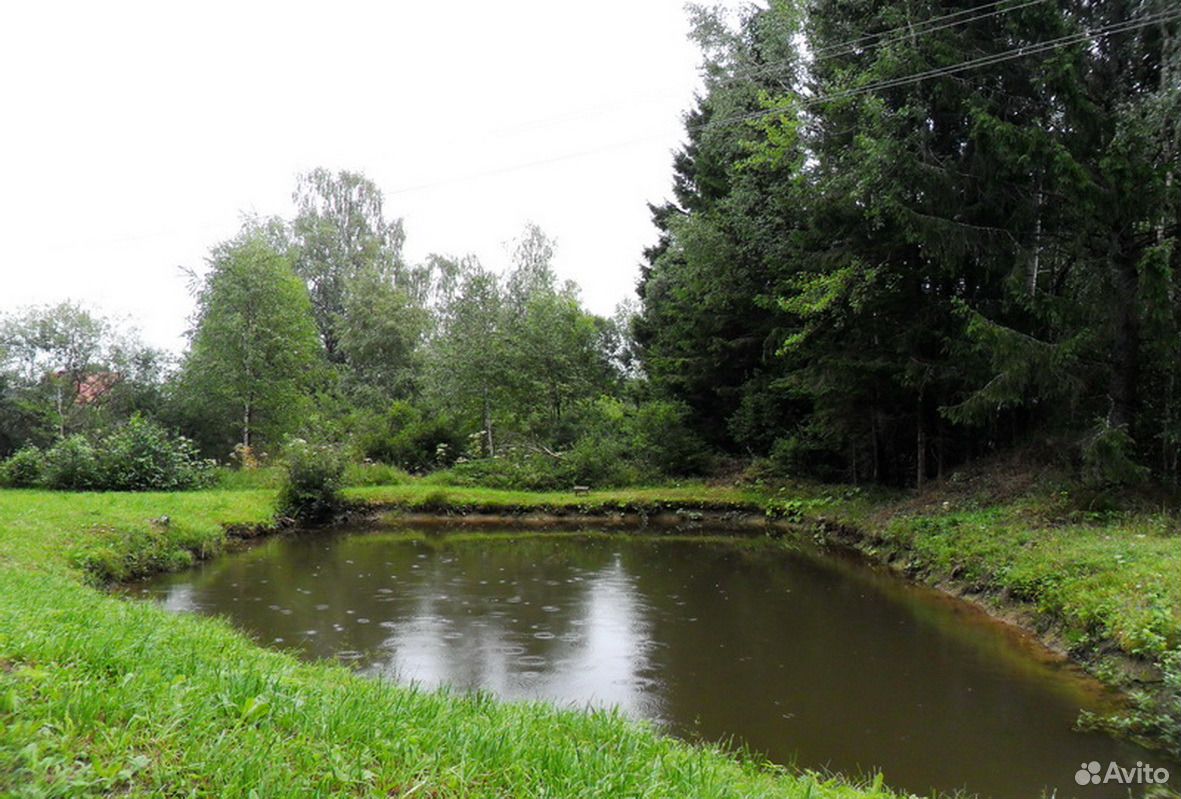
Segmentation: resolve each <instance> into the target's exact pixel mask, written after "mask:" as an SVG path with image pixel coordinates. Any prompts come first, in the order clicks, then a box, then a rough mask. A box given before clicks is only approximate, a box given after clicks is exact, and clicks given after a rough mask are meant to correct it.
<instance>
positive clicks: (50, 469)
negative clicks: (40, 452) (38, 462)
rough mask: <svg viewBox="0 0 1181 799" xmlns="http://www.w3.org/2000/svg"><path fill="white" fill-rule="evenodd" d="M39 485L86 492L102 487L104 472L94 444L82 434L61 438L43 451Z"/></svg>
mask: <svg viewBox="0 0 1181 799" xmlns="http://www.w3.org/2000/svg"><path fill="white" fill-rule="evenodd" d="M41 475H42V477H41V479H42V483H43V484H44V485H45V486H47V487H49V488H57V489H64V490H72V491H88V490H90V489H94V488H99V487H101V485H102V479H103V469H102V466H101V464H100V463H99V459H98V455H97V454H96V452H95V448H94V445H92V444H91V443H90V441H89V440H88V439H87V438H86V436H82V435H74V436H70V437H69V438H66V439H63V440H61V441H59V442H57V443H56V444H54V445H53V446H52V447H50V448H49V449H48V450H47V451H46V452H45V465H44V467H43V468H42V471H41Z"/></svg>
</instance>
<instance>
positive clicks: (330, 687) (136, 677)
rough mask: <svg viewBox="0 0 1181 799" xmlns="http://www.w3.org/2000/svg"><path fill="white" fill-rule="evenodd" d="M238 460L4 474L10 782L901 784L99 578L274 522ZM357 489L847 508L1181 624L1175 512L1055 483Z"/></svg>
mask: <svg viewBox="0 0 1181 799" xmlns="http://www.w3.org/2000/svg"><path fill="white" fill-rule="evenodd" d="M236 479H237V481H238V482H237V483H236V484H235V487H233V488H228V487H224V485H223V487H222V488H218V489H213V490H208V491H199V492H191V493H184V494H102V493H94V494H65V493H55V492H47V491H34V490H6V491H0V795H7V794H11V795H14V796H97V795H109V794H111V793H119V794H123V795H132V796H135V795H161V794H163V795H186V796H187V795H197V796H244V797H245V796H252V795H257V796H276V797H278V796H295V795H301V796H302V795H309V796H368V795H373V796H402V797H405V796H423V797H443V796H549V797H562V796H570V797H575V796H577V797H583V796H646V797H658V796H669V797H673V796H700V797H710V796H735V797H738V796H743V797H746V796H786V797H796V796H799V797H805V796H807V797H863V796H879V797H884V796H891V795H892V794H891V793H889V791H888V790H887V789H885V788H883V787H881V785H862V786H851V785H849V784H847V783H844V782H842V781H840V780H835V779H829V778H826V777H822V776H819V775H814V774H799V773H792V772H789V771H786V770H783V769H774V768H770V767H767V766H762V765H759V764H757V763H753V762H750V761H749V760H747V761H739V760H736V759H734V758H733V757H731V756H730V755H727V754H725V753H722V752H719V751H715V750H710V749H703V748H698V747H693V746H689V745H687V744H683V743H681V742H678V741H675V740H672V739H669V738H666V737H663V736H661V735H659V734H657V733H656V732H655V731H653V730H652V729H650V728H648V727H646V726H644V725H640V724H636V723H633V722H630V721H627V720H625V719H622V718H619V717H617V716H615V715H612V714H609V713H596V714H581V713H570V712H563V711H557V710H554V709H552V708H550V707H547V706H544V705H531V704H525V705H521V704H505V703H501V702H497V701H494V700H491V699H489V698H487V697H480V696H475V697H473V696H460V695H449V694H446V693H428V692H420V691H415V690H411V689H408V688H403V687H399V686H395V685H391V684H388V683H384V682H380V681H374V680H368V679H364V678H360V677H356V676H354V675H352V674H351V673H350V672H348V671H347V670H345V669H344V668H341V667H337V666H332V665H308V664H303V663H300V662H298V661H296V660H294V659H292V658H291V657H289V656H287V655H284V654H280V653H276V652H271V651H268V650H265V649H262V648H260V647H258V646H256V645H254V644H253V643H251V642H250V641H249V640H248V639H246V638H245V637H244V636H242V635H240V634H238V633H237V632H235V631H234V630H232V629H231V628H230V627H229V626H228V625H226V624H224V623H220V622H218V621H214V620H209V619H202V618H197V617H189V616H180V615H172V614H168V613H166V612H164V611H162V610H160V609H157V608H156V607H154V606H151V605H148V604H143V603H139V602H131V601H127V600H122V599H117V598H114V597H111V596H108V595H106V594H104V593H103V592H101V591H100V590H97V589H96V588H94V587H92V585H94V584H99V583H102V582H105V581H109V580H112V579H122V578H126V577H129V576H133V575H137V574H146V573H150V572H152V571H157V570H160V569H168V568H177V567H181V566H183V565H185V564H186V563H189V562H191V561H192V560H193V559H194V558H197V557H206V556H212V555H214V554H216V553H218V552H220V551H222V550H223V549H224V548H225V547H226V546H227V543H228V541H229V539H228V538H227V534H226V529H227V528H241V529H250V528H256V527H259V526H265V525H267V524H269V523H270V522H271V520H272V519H273V516H274V509H273V508H274V498H275V489H274V488H273V487H259V486H260V483H259V482H251V481H250V480H248V479H245V478H236ZM266 479H267V480H270V477H267V478H266ZM358 482H363V481H358ZM834 492H835V493H834ZM347 495H348V497H349V498H350V499H352V500H354V501H357V502H368V503H375V504H381V505H385V506H397V507H403V508H413V509H422V510H449V511H452V512H459V511H463V510H484V511H494V512H497V511H498V512H517V511H529V510H537V511H574V510H578V511H584V512H600V511H614V510H620V509H628V510H640V511H655V510H662V509H663V510H668V509H674V510H675V509H705V508H708V509H715V510H742V511H752V512H761V513H767V514H769V515H773V516H777V517H781V518H787V519H789V520H795V521H799V522H801V523H803V524H806V525H808V526H809V529H813V530H816V529H827V530H829V531H831V532H832V534H833V535H836V534H837V533H836V531H839V530H844V531H846V532H845V533H844V535H845V537H846V539H848V538H849V535H850V534H849V533H848V532H847V531H848V530H849V529H851V528H856V529H857V530H858V531H860V532H858V533H856V534H854V535H853V536H852V540H853V541H854V542H855V543H856V545H858V546H859V547H861V548H862V549H864V550H866V551H868V552H870V553H871V554H873V555H875V556H876V557H879V558H881V559H882V560H890V561H892V562H894V563H895V564H896V565H900V566H902V567H903V568H905V569H906V570H907V571H909V572H911V573H912V574H914V575H916V576H919V577H922V578H924V579H928V580H931V581H934V582H952V583H954V584H956V585H958V586H961V587H967V588H971V589H974V590H976V591H979V592H982V593H983V594H984V595H986V596H989V597H992V599H993V601H995V602H998V603H1008V604H1009V605H1011V606H1020V607H1022V608H1024V609H1025V610H1026V611H1027V612H1028V613H1029V615H1030V616H1031V618H1033V620H1034V623H1035V625H1044V626H1046V627H1054V628H1056V629H1057V630H1058V631H1059V632H1060V634H1061V636H1062V637H1063V639H1064V640H1065V641H1066V642H1067V643H1068V645H1070V646H1072V647H1073V648H1074V649H1075V650H1076V652H1077V653H1079V654H1080V655H1085V654H1086V653H1089V652H1090V653H1094V652H1099V651H1105V650H1112V649H1114V650H1117V651H1119V652H1121V653H1123V654H1124V655H1126V656H1128V657H1129V658H1134V659H1138V660H1139V661H1142V662H1144V663H1148V664H1151V663H1153V662H1159V661H1160V659H1161V658H1162V657H1163V656H1164V655H1165V653H1166V652H1168V651H1169V650H1171V649H1173V648H1175V647H1177V646H1178V643H1179V642H1181V581H1178V580H1175V579H1167V577H1168V576H1169V575H1172V576H1174V577H1175V576H1176V575H1177V574H1179V573H1181V537H1179V534H1178V528H1177V520H1176V517H1175V516H1174V515H1172V514H1171V513H1169V512H1166V511H1151V510H1139V511H1129V512H1125V513H1116V514H1112V513H1105V514H1094V513H1089V512H1082V513H1080V512H1079V511H1077V510H1075V509H1074V504H1073V503H1072V501H1071V498H1070V497H1069V496H1064V495H1063V494H1062V492H1061V491H1059V490H1057V489H1051V488H1047V487H1045V486H1041V487H1026V488H1023V489H1022V490H1021V491H1017V492H1013V493H1011V495H1005V496H997V495H995V494H989V493H988V492H986V491H980V490H977V489H974V488H971V487H969V488H965V489H963V490H957V491H948V492H945V493H944V494H940V495H931V496H928V497H925V498H920V499H913V498H909V497H902V496H890V495H873V496H870V495H867V494H864V493H862V492H856V491H849V490H845V489H830V488H825V487H822V486H811V487H809V486H791V487H778V488H775V489H772V488H768V487H766V486H753V487H752V486H744V487H735V486H704V485H685V486H680V487H677V486H671V487H660V488H643V489H625V490H620V491H601V492H600V491H596V492H592V493H591V494H590V495H589V496H585V497H576V496H574V495H572V494H570V493H566V492H555V493H528V492H505V491H492V490H489V489H479V488H456V487H448V486H445V485H438V484H430V483H425V482H422V481H409V482H403V483H402V484H397V485H384V486H383V485H377V486H374V485H369V486H357V487H353V488H350V489H348V490H347ZM162 517H168V518H167V520H164V519H163V518H162ZM87 583H90V584H91V585H87ZM1140 732H1142V733H1145V734H1151V733H1152V730H1150V729H1147V728H1145V727H1143V725H1142V726H1141V729H1140ZM1161 742H1163V743H1166V744H1167V743H1168V742H1167V741H1165V740H1164V739H1163V738H1162V739H1161ZM888 776H889V775H886V777H887V781H888Z"/></svg>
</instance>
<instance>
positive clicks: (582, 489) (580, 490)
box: [574, 486, 590, 497]
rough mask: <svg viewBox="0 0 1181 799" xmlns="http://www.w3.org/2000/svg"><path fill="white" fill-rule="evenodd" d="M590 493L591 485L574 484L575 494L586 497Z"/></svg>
mask: <svg viewBox="0 0 1181 799" xmlns="http://www.w3.org/2000/svg"><path fill="white" fill-rule="evenodd" d="M589 493H590V486H574V496H576V497H585V496H586V495H587V494H589Z"/></svg>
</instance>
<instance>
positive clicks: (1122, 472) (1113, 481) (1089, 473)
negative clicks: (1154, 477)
mask: <svg viewBox="0 0 1181 799" xmlns="http://www.w3.org/2000/svg"><path fill="white" fill-rule="evenodd" d="M1083 467H1084V475H1085V477H1086V479H1087V481H1088V482H1090V483H1092V484H1094V485H1126V484H1129V483H1136V482H1139V481H1140V480H1142V479H1143V478H1144V476H1145V472H1146V471H1147V470H1146V469H1145V468H1144V467H1143V466H1141V465H1139V464H1138V463H1136V461H1135V442H1134V441H1133V440H1132V437H1131V436H1130V435H1128V431H1127V429H1126V428H1125V427H1113V426H1112V425H1111V424H1110V423H1109V422H1108V420H1107V419H1099V420H1097V422H1096V424H1095V428H1094V430H1093V431H1092V433H1091V435H1090V436H1089V437H1088V439H1087V441H1086V443H1085V444H1084V445H1083Z"/></svg>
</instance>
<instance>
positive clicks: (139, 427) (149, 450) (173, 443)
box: [98, 415, 214, 491]
mask: <svg viewBox="0 0 1181 799" xmlns="http://www.w3.org/2000/svg"><path fill="white" fill-rule="evenodd" d="M98 461H99V469H100V473H101V481H100V484H101V487H102V488H104V489H106V490H111V491H184V490H188V489H193V488H201V487H204V486H208V485H211V484H212V482H213V479H214V475H213V471H212V467H213V464H212V463H210V462H209V461H207V460H204V459H202V458H201V456H200V454H199V453H198V452H197V448H196V446H195V445H194V444H193V442H192V441H190V440H189V439H187V438H185V437H183V436H172V435H169V433H168V431H166V430H165V429H164V428H163V427H161V426H160V425H159V424H158V423H156V422H153V421H151V420H150V419H146V418H144V417H143V416H139V415H136V416H133V417H131V419H130V420H129V421H128V422H127V423H126V424H124V425H122V426H120V427H118V428H116V429H115V430H114V431H112V432H111V433H110V434H108V435H106V436H104V437H103V439H102V442H101V445H100V447H99V451H98Z"/></svg>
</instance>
